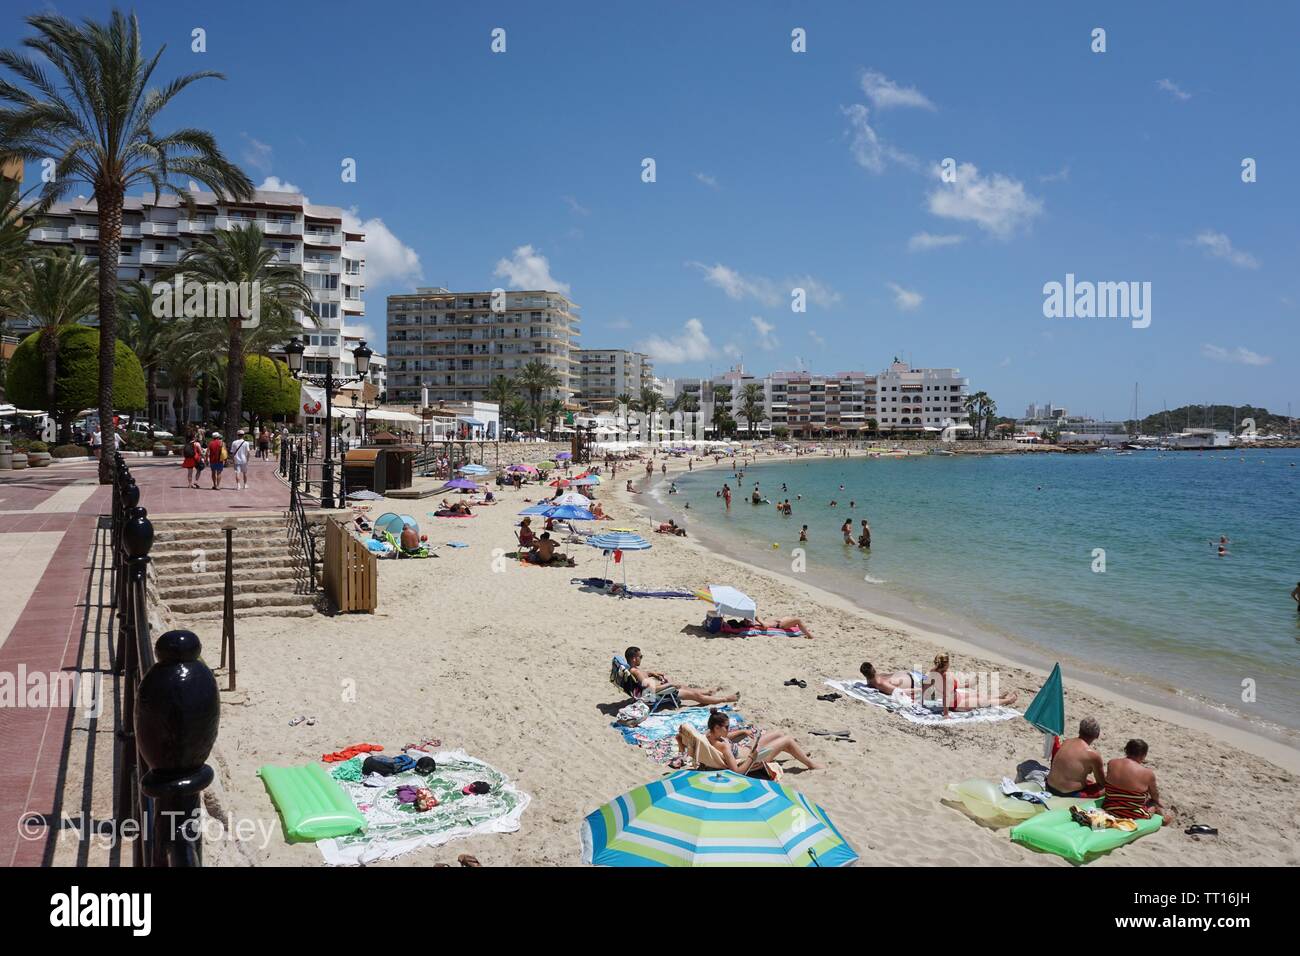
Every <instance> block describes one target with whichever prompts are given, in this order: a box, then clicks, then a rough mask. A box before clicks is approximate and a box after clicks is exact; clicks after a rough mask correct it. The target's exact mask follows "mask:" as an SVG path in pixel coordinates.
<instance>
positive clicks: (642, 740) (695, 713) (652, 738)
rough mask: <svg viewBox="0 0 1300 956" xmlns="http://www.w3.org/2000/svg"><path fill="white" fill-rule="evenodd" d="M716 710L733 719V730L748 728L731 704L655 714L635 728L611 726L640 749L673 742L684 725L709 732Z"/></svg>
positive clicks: (684, 708) (617, 724)
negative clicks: (664, 741) (661, 742)
mask: <svg viewBox="0 0 1300 956" xmlns="http://www.w3.org/2000/svg"><path fill="white" fill-rule="evenodd" d="M714 709H716V710H720V711H722V712H723V713H724V714H726V715H727V716H728V717H730V718H731V726H732V729H739V728H741V727H747V726H748V724H746V723H745V718H744V717H742V716H741V715H740V714H738V713H736V711H735V710H733V709H732V707H731V705H730V704H726V705H724V706H722V707H718V708H710V707H683V708H681V709H679V710H673V711H669V712H667V713H662V714H653V715H651V716H649V717H647V718H646V719H645V720H643V721H641V723H639V724H637V725H636V726H635V727H625V726H623V725H622V724H619V723H617V722H615V723H612V724H610V726H611V727H613V728H614V729H616V730H617V731H618V732H619V733H621V734H622V735H623V740H625V741H626V742H627V743H629V744H631V745H632V746H634V747H640V746H644V745H645V744H649V743H655V742H657V741H660V740H671V739H672V738H674V737H676V736H677V728H679V727H680V726H681V725H682V724H690V725H691V726H692V727H694V728H695V729H696V730H698V731H700V732H701V733H703V732H704V731H706V730H708V727H709V712H710V711H711V710H714Z"/></svg>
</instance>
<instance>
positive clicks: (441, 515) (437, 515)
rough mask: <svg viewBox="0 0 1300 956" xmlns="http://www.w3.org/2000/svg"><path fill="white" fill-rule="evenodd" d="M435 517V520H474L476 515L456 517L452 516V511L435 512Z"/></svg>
mask: <svg viewBox="0 0 1300 956" xmlns="http://www.w3.org/2000/svg"><path fill="white" fill-rule="evenodd" d="M433 516H434V517H435V518H473V517H475V516H474V515H455V514H452V513H451V512H450V511H435V512H434V513H433Z"/></svg>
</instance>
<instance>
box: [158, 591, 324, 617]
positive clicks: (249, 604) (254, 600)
mask: <svg viewBox="0 0 1300 956" xmlns="http://www.w3.org/2000/svg"><path fill="white" fill-rule="evenodd" d="M315 603H316V595H314V594H293V593H289V594H286V593H284V592H277V593H261V592H251V593H247V594H236V595H235V610H236V612H237V613H241V614H242V612H243V610H245V609H256V608H269V607H306V608H308V609H311V608H312V607H313V606H314V605H315ZM167 606H168V607H169V608H171V610H172V612H173V613H175V614H179V615H181V616H182V617H190V616H192V615H196V614H202V613H204V612H206V611H212V612H215V613H216V614H217V616H218V617H220V616H221V609H222V607H223V606H224V601H223V597H222V595H221V594H220V593H218V594H215V595H213V596H211V597H202V598H182V599H179V600H175V601H168V602H167Z"/></svg>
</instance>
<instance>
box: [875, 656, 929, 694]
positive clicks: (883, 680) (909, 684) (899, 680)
mask: <svg viewBox="0 0 1300 956" xmlns="http://www.w3.org/2000/svg"><path fill="white" fill-rule="evenodd" d="M858 669H859V670H860V671H861V672H862V676H863V677H865V678H866V679H867V686H868V687H871V688H873V689H875V690H878V691H880V692H881V693H882V694H885V695H886V696H889V695H891V694H893V693H894V691H896V690H901V691H902V692H903V693H904V694H907V695H908V696H909V697H913V698H915V697H916V695H917V693H918V692H919V691H923V690H925V688H926V686H927V684H926V680H925V675H924V674H922V673H921V672H920V671H894V673H892V674H878V673H876V669H875V667H873V666H872V665H871V664H869V663H864V664H863V665H862V666H861V667H860V668H858Z"/></svg>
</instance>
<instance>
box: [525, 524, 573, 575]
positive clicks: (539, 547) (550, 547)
mask: <svg viewBox="0 0 1300 956" xmlns="http://www.w3.org/2000/svg"><path fill="white" fill-rule="evenodd" d="M556 558H559V559H560V560H561V561H563V562H564V563H565V564H567V565H569V566H570V567H573V565H574V563H575V562H574V561H573V559H572V558H566V557H565V556H564V555H562V554H559V553H558V552H557V551H556V550H555V542H554V541H552V540H551V535H550V533H549V532H546V531H543V532H542V536H541V537H540V538H538V539H537V543H536V544H534V545H533V549H532V550H531V551H529V552H528V557H527V560H528V561H530V562H532V563H533V564H550V563H551V562H552V561H554V560H555V559H556Z"/></svg>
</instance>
